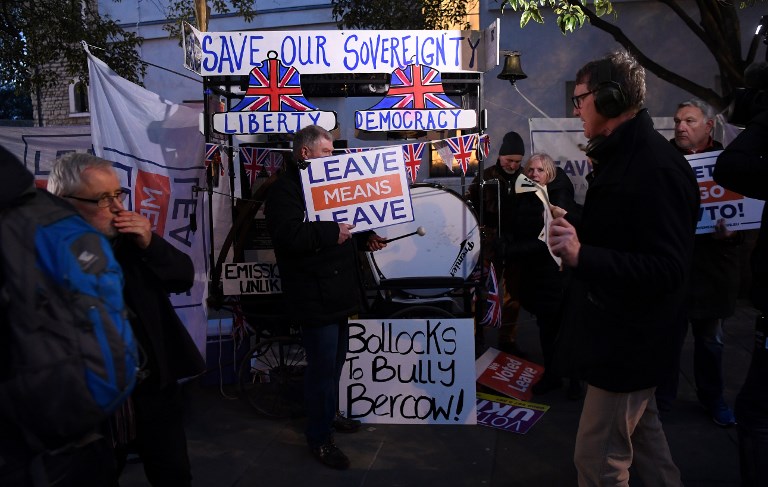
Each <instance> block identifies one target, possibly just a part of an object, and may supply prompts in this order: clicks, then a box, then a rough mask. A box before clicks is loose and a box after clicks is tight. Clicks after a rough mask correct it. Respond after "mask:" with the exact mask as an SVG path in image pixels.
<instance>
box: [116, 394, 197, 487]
mask: <svg viewBox="0 0 768 487" xmlns="http://www.w3.org/2000/svg"><path fill="white" fill-rule="evenodd" d="M181 392H182V391H181V386H180V385H178V384H176V383H175V382H174V383H173V384H171V385H169V386H167V387H165V388H163V389H161V390H159V391H155V390H148V389H141V390H139V389H137V390H136V392H134V394H133V396H132V399H133V404H134V408H135V411H136V439H135V440H134V441H133V442H131V443H130V444H129V445H127V446H124V447H118V448H116V450H115V455H116V458H117V463H118V468H119V469H120V471H122V468H123V467H124V466H125V460H126V457H127V456H128V453H129V451H135V452H136V453H137V454H138V455H139V457H140V458H141V461H142V463H143V464H144V473H145V475H146V476H147V480H149V483H150V484H151V485H152V486H153V487H170V486H173V487H175V486H179V487H182V486H183V487H187V486H189V485H191V482H192V474H191V467H190V463H189V455H188V453H187V437H186V434H185V433H184V418H183V415H182V412H183V398H182V393H181Z"/></svg>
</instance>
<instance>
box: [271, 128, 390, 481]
mask: <svg viewBox="0 0 768 487" xmlns="http://www.w3.org/2000/svg"><path fill="white" fill-rule="evenodd" d="M332 153H333V137H332V135H331V134H330V133H329V132H328V131H327V130H325V129H323V128H322V127H319V126H317V125H310V126H308V127H305V128H303V129H302V130H300V131H298V132H297V133H296V134H295V136H294V139H293V156H294V157H293V158H294V161H297V162H293V161H289V162H288V163H287V165H286V171H285V173H283V174H282V175H281V176H280V178H278V180H277V181H276V182H275V183H274V184H273V185H272V187H271V188H270V189H269V196H268V197H267V201H266V203H265V207H264V214H265V216H266V221H267V229H268V231H269V233H270V236H271V237H272V242H273V244H274V247H275V257H276V258H277V265H278V267H279V268H280V278H281V280H282V284H283V296H284V298H285V299H286V311H287V316H288V318H290V319H291V320H293V321H294V322H295V323H299V324H300V325H301V333H302V342H303V344H304V349H305V350H306V353H307V368H306V370H305V372H304V399H305V404H306V408H307V416H308V422H307V429H306V431H305V434H306V438H307V443H308V444H309V447H310V450H311V451H312V454H313V455H314V457H315V458H316V459H317V460H318V461H320V462H321V463H323V464H324V465H326V466H329V467H331V468H336V469H340V470H343V469H346V468H348V467H349V459H348V458H347V456H346V455H345V454H344V453H343V452H342V451H341V450H340V449H339V448H338V447H337V446H336V443H335V441H334V437H333V433H334V431H338V432H351V431H355V430H357V429H358V428H359V427H360V421H356V420H352V419H350V418H346V417H345V416H343V415H342V414H341V413H340V411H339V410H338V400H339V380H340V379H341V370H342V368H343V366H344V361H345V360H346V356H347V350H348V348H349V325H348V324H347V319H348V318H349V317H350V316H352V315H354V314H356V313H357V312H358V311H359V309H360V304H361V296H362V291H361V289H360V279H359V275H358V267H357V265H356V262H357V260H356V252H357V248H356V246H355V243H356V242H355V241H356V239H355V238H353V235H352V233H351V230H352V229H353V228H354V225H349V224H347V223H336V222H333V221H308V220H307V213H306V205H305V202H304V196H303V192H302V186H301V177H300V173H299V170H300V168H302V169H305V168H306V167H307V165H308V163H307V162H306V161H307V160H308V159H314V158H319V157H327V156H330V155H331V154H332ZM366 237H367V241H366V243H367V249H368V250H371V251H373V250H379V249H381V248H384V246H386V244H385V243H384V242H383V240H384V239H382V238H381V237H379V236H378V235H376V234H374V233H372V232H368V233H365V234H364V236H363V237H362V238H363V239H364V238H366Z"/></svg>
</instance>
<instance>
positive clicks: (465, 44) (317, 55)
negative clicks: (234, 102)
mask: <svg viewBox="0 0 768 487" xmlns="http://www.w3.org/2000/svg"><path fill="white" fill-rule="evenodd" d="M497 28H498V24H497V23H493V24H491V25H490V26H489V27H488V29H486V30H482V31H481V30H347V31H344V30H319V31H296V30H292V31H278V30H270V31H246V32H201V31H199V30H197V29H195V28H194V27H192V26H189V25H187V26H185V35H184V38H183V41H184V58H185V62H184V66H185V67H186V68H188V69H191V70H193V71H195V72H196V73H198V74H200V75H202V76H234V75H247V74H248V73H250V72H251V70H252V69H253V68H254V67H255V66H258V65H260V64H261V63H262V62H263V61H264V60H265V59H267V56H268V53H269V52H270V51H274V52H275V53H276V54H277V56H278V58H279V59H280V60H281V61H282V63H283V64H284V65H285V66H288V67H291V66H294V67H296V68H297V69H299V70H300V71H301V73H302V74H325V73H390V72H392V71H393V70H394V69H395V68H402V67H405V66H407V65H409V64H423V65H425V66H429V67H432V68H434V69H437V70H439V71H443V72H448V73H458V72H483V71H488V70H490V69H493V68H494V67H495V66H497V65H498V50H495V49H494V46H496V45H497V44H496V43H495V42H494V40H493V39H497V38H498V33H497ZM489 36H490V37H492V38H493V39H491V40H488V41H486V38H487V37H489ZM486 57H488V58H489V59H486Z"/></svg>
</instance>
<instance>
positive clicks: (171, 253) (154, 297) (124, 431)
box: [48, 152, 205, 486]
mask: <svg viewBox="0 0 768 487" xmlns="http://www.w3.org/2000/svg"><path fill="white" fill-rule="evenodd" d="M48 190H49V191H50V192H51V193H53V194H55V195H58V196H61V197H63V198H65V199H67V200H68V201H69V202H70V203H72V205H73V206H74V207H75V208H76V209H77V210H78V211H79V213H80V214H81V215H82V216H83V218H85V220H86V221H88V223H90V224H91V225H93V226H94V227H95V228H96V229H97V230H99V231H100V232H101V233H103V234H104V235H106V236H107V238H109V239H110V240H111V241H112V242H113V249H114V253H115V257H116V258H117V261H118V262H119V263H120V266H121V267H122V268H123V274H124V277H125V287H124V291H123V294H124V297H125V304H126V306H127V307H128V308H129V315H130V321H131V328H132V329H133V332H134V335H135V336H136V339H137V341H138V343H139V349H140V352H141V357H140V358H141V361H142V371H141V373H140V375H141V377H142V378H141V379H140V382H139V383H138V384H137V386H136V389H135V390H134V392H133V394H132V395H131V399H130V400H129V401H128V402H127V403H126V405H125V406H124V407H123V408H121V410H120V411H118V413H117V414H116V415H115V417H114V418H112V420H111V421H110V428H109V430H110V434H111V439H112V442H113V445H115V458H116V461H117V466H118V471H120V470H122V467H123V466H124V465H125V460H126V457H127V454H128V451H129V448H130V449H132V450H135V451H136V452H137V453H138V455H139V456H140V458H141V460H142V462H143V463H144V472H145V474H146V476H147V479H148V480H149V482H150V484H151V485H153V486H167V485H175V486H185V485H186V486H188V485H190V484H191V479H192V475H191V468H190V463H189V456H188V453H187V440H186V435H185V433H184V423H183V418H182V414H181V413H182V406H183V402H182V396H181V388H180V386H179V384H178V382H177V381H178V380H179V379H182V378H185V377H190V376H194V375H198V374H200V373H202V372H203V371H204V370H205V362H204V361H203V358H202V356H201V355H200V352H199V351H198V350H197V347H196V346H195V344H194V342H193V341H192V338H191V337H190V336H189V333H188V332H187V330H186V329H185V328H184V325H183V324H182V323H181V320H180V319H179V317H178V316H177V315H176V312H175V311H174V309H173V306H172V305H171V302H170V300H169V298H168V294H169V293H182V292H186V291H187V290H189V289H190V288H191V287H192V284H193V281H194V273H195V270H194V267H193V264H192V260H191V259H190V258H189V256H187V255H186V254H185V253H183V252H181V251H180V250H178V249H176V248H175V247H173V246H172V245H171V244H169V243H168V242H166V241H165V240H163V238H162V237H160V236H159V235H158V234H156V233H154V232H153V231H152V225H151V223H150V221H149V220H148V219H147V218H146V217H144V216H143V215H141V214H139V213H136V212H135V211H130V210H128V209H126V207H125V206H124V201H125V198H126V195H127V193H126V191H125V190H124V189H123V188H122V187H121V185H120V180H119V179H118V176H117V173H116V172H115V169H114V168H113V166H112V163H111V162H110V161H107V160H104V159H101V158H99V157H96V156H93V155H90V154H83V153H74V152H73V153H69V154H66V155H64V156H63V157H61V158H60V159H58V160H57V161H56V162H55V163H54V165H53V168H52V169H51V173H50V175H49V178H48ZM116 482H117V479H115V483H116Z"/></svg>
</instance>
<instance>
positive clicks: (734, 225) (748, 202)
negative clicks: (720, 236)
mask: <svg viewBox="0 0 768 487" xmlns="http://www.w3.org/2000/svg"><path fill="white" fill-rule="evenodd" d="M721 152H722V151H714V152H703V153H700V154H691V155H687V156H685V158H686V159H688V162H689V163H690V165H691V167H692V168H693V172H694V174H695V175H696V181H697V182H698V183H699V192H700V193H701V205H700V206H699V221H698V223H697V224H696V233H697V234H702V233H713V232H714V231H715V224H717V221H718V220H720V219H721V218H722V219H724V220H725V224H726V226H727V227H728V229H729V230H749V229H752V228H760V219H761V215H762V213H763V204H764V202H763V201H759V200H753V199H752V198H746V197H744V196H742V195H740V194H738V193H735V192H733V191H730V190H727V189H725V188H723V187H722V186H720V185H719V184H717V183H716V182H715V181H714V180H713V179H712V172H713V171H714V170H715V162H717V156H719V155H720V153H721Z"/></svg>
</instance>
